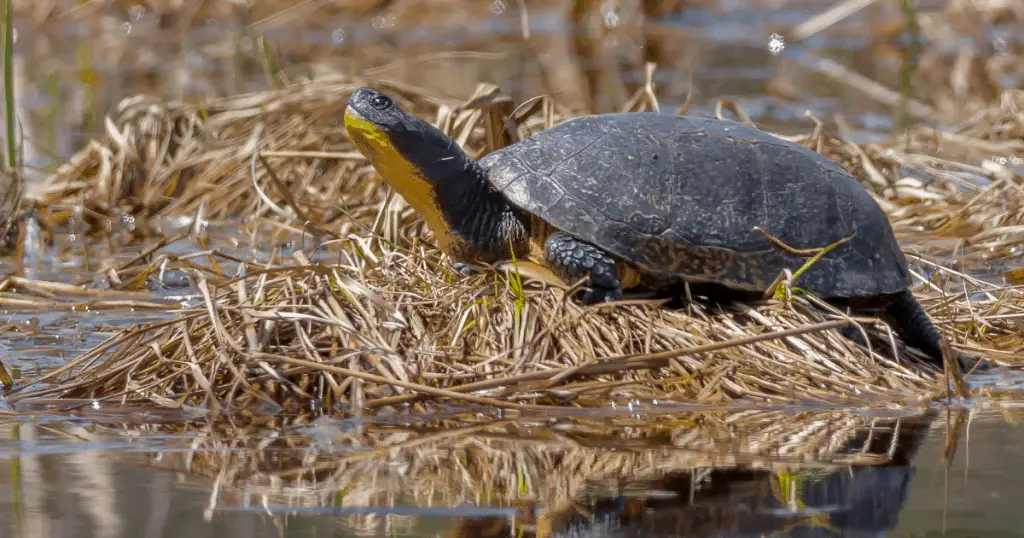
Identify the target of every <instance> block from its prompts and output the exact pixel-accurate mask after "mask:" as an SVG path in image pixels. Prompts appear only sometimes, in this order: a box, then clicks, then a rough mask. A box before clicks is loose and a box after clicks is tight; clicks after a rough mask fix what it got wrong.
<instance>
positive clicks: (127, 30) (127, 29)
mask: <svg viewBox="0 0 1024 538" xmlns="http://www.w3.org/2000/svg"><path fill="white" fill-rule="evenodd" d="M121 32H122V33H124V35H129V34H131V33H132V23H130V22H126V23H123V24H121Z"/></svg>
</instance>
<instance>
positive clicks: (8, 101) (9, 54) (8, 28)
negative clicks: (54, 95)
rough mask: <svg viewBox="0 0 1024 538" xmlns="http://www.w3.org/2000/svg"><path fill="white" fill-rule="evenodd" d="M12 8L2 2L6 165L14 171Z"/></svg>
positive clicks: (9, 2)
mask: <svg viewBox="0 0 1024 538" xmlns="http://www.w3.org/2000/svg"><path fill="white" fill-rule="evenodd" d="M13 11H14V7H13V6H12V5H11V0H7V1H6V2H4V119H5V120H6V123H7V131H6V136H7V165H8V166H10V168H11V170H14V168H15V164H16V159H17V152H15V151H14V73H13V69H14V14H13Z"/></svg>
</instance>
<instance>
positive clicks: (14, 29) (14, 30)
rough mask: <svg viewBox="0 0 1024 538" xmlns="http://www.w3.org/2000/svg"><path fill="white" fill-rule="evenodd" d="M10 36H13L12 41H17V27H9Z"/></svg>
mask: <svg viewBox="0 0 1024 538" xmlns="http://www.w3.org/2000/svg"><path fill="white" fill-rule="evenodd" d="M11 36H12V37H13V41H12V43H17V42H18V29H17V28H12V29H11Z"/></svg>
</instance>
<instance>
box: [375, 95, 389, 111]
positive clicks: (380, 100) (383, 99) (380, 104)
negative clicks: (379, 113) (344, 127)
mask: <svg viewBox="0 0 1024 538" xmlns="http://www.w3.org/2000/svg"><path fill="white" fill-rule="evenodd" d="M392 104H393V103H392V102H391V99H390V98H389V97H388V96H386V95H381V94H379V93H378V94H377V95H374V96H373V97H371V98H370V106H372V107H373V108H376V109H377V110H387V109H389V108H391V105H392Z"/></svg>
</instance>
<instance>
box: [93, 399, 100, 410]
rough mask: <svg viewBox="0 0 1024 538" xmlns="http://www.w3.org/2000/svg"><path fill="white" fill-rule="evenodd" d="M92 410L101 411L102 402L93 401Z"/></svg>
mask: <svg viewBox="0 0 1024 538" xmlns="http://www.w3.org/2000/svg"><path fill="white" fill-rule="evenodd" d="M92 408H93V409H99V408H100V402H99V401H98V400H93V401H92Z"/></svg>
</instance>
